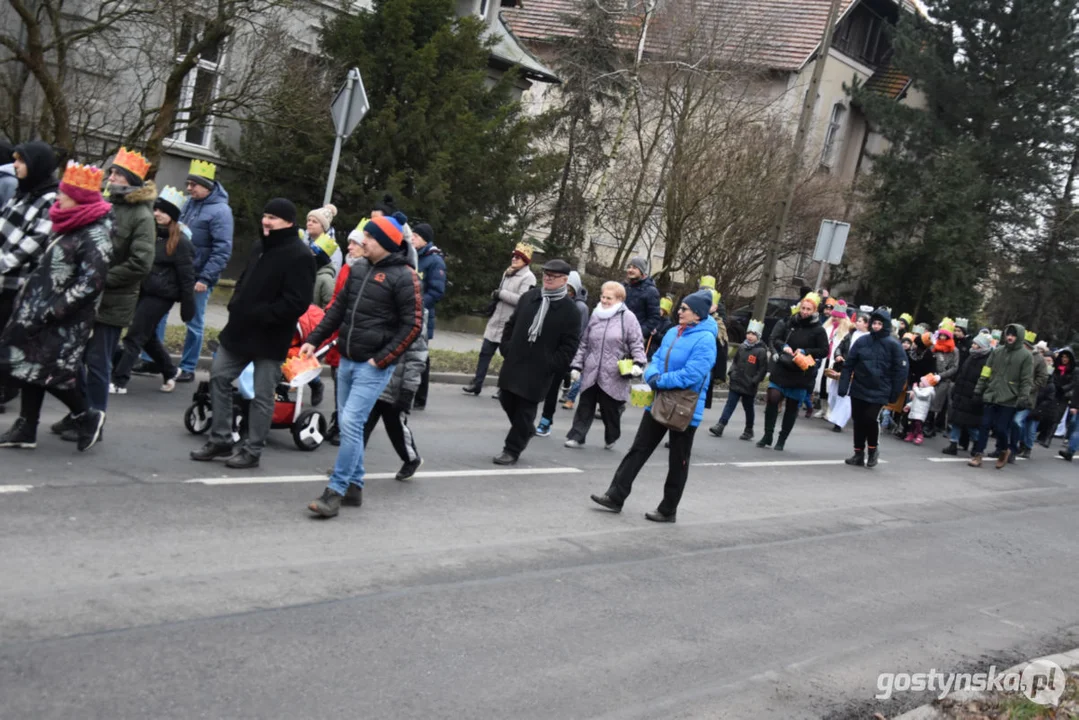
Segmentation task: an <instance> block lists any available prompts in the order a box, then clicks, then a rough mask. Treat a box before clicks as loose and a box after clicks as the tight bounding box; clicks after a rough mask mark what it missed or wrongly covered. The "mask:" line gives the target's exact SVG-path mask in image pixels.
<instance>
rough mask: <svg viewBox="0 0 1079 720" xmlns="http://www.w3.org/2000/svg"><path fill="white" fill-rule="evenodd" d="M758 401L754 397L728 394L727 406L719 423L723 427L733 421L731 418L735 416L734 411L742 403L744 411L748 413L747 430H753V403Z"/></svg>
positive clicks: (734, 393) (733, 393) (724, 407)
mask: <svg viewBox="0 0 1079 720" xmlns="http://www.w3.org/2000/svg"><path fill="white" fill-rule="evenodd" d="M755 399H756V397H755V396H753V395H739V394H738V393H736V392H728V393H727V404H726V405H725V406H723V414H722V415H721V416H720V417H719V422H720V424H722V425H726V424H727V423H729V422H730V421H731V416H732V415H734V409H735V408H737V407H738V403H742V409H743V410H745V411H746V430H752V429H753V420H754V417H755V415H754V409H753V401H754V400H755Z"/></svg>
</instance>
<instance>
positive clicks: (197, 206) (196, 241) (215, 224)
mask: <svg viewBox="0 0 1079 720" xmlns="http://www.w3.org/2000/svg"><path fill="white" fill-rule="evenodd" d="M180 222H182V223H183V224H184V225H187V227H188V228H189V229H190V230H191V244H192V245H194V246H195V275H196V276H197V277H198V279H199V282H203V283H206V284H207V285H209V286H211V287H212V286H214V285H216V284H217V280H218V278H220V277H221V272H222V271H223V270H224V269H225V266H226V265H228V263H229V258H230V257H232V208H230V207H229V194H228V193H227V192H225V188H223V187H221V183H217V182H215V183H214V189H213V190H211V191H210V194H209V195H207V196H206V199H204V200H196V199H195V198H193V197H189V198H188V199H187V202H186V203H184V209H183V211H182V212H181V213H180Z"/></svg>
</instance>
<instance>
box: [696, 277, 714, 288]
mask: <svg viewBox="0 0 1079 720" xmlns="http://www.w3.org/2000/svg"><path fill="white" fill-rule="evenodd" d="M704 288H708V289H709V290H715V289H716V279H715V277H713V276H712V275H705V276H704V277H702V278H701V287H700V289H704Z"/></svg>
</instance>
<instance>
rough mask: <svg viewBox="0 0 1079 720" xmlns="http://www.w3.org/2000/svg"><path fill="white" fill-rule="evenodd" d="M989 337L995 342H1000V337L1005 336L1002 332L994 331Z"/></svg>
mask: <svg viewBox="0 0 1079 720" xmlns="http://www.w3.org/2000/svg"><path fill="white" fill-rule="evenodd" d="M989 335H990V337H992V338H993V339H994V340H1000V336H1001V335H1003V333H1002V332H1001V331H1000V330H994V331H992V332H991V333H989Z"/></svg>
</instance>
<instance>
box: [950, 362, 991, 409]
mask: <svg viewBox="0 0 1079 720" xmlns="http://www.w3.org/2000/svg"><path fill="white" fill-rule="evenodd" d="M988 359H989V351H986V352H981V351H978V352H974V351H971V353H970V357H968V358H967V361H966V362H965V363H963V365H962V366H961V367H960V368H959V373H958V374H957V375H956V376H955V385H953V386H952V424H953V425H959V426H962V427H978V426H980V425H981V424H982V411H983V410H984V409H985V403H983V402H982V399H981V398H980V397H978V396H977V395H975V394H974V388H976V387H977V386H978V378H979V377H981V374H982V368H983V367H984V366H985V361H986V360H988Z"/></svg>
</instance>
